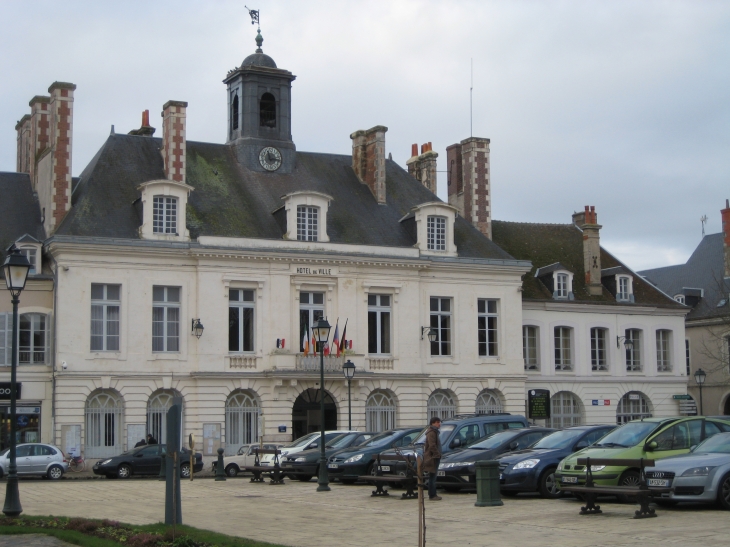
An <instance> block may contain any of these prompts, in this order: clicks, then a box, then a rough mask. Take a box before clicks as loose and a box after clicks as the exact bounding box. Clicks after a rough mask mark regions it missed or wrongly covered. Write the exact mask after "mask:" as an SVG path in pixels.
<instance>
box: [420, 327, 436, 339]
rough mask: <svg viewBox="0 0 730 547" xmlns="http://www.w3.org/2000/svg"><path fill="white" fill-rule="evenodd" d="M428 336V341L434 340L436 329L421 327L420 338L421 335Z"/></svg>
mask: <svg viewBox="0 0 730 547" xmlns="http://www.w3.org/2000/svg"><path fill="white" fill-rule="evenodd" d="M424 334H425V335H426V336H428V341H429V342H435V341H436V337H437V336H438V333H437V332H436V329H434V328H431V327H421V340H423V335H424Z"/></svg>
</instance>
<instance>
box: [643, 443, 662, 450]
mask: <svg viewBox="0 0 730 547" xmlns="http://www.w3.org/2000/svg"><path fill="white" fill-rule="evenodd" d="M657 446H659V445H658V444H657V442H656V441H651V442H648V443H646V444H645V445H644V450H646V451H647V452H652V451H654V450H656V448H657Z"/></svg>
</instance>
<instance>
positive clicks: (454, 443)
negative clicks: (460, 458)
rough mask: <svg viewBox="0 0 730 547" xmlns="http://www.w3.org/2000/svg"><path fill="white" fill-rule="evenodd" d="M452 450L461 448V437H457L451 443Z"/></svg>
mask: <svg viewBox="0 0 730 547" xmlns="http://www.w3.org/2000/svg"><path fill="white" fill-rule="evenodd" d="M449 446H450V447H451V448H458V447H459V446H461V439H460V438H459V437H456V438H455V439H454V440H453V441H451V444H450V445H449Z"/></svg>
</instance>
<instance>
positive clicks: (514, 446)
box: [509, 441, 520, 450]
mask: <svg viewBox="0 0 730 547" xmlns="http://www.w3.org/2000/svg"><path fill="white" fill-rule="evenodd" d="M519 446H520V444H519V443H518V442H517V441H512V442H511V443H509V449H510V450H517V448H518V447H519Z"/></svg>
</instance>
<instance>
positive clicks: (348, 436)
mask: <svg viewBox="0 0 730 547" xmlns="http://www.w3.org/2000/svg"><path fill="white" fill-rule="evenodd" d="M356 435H358V433H345V434H343V435H339V436H337V437H335V438H334V439H332V440H331V441H328V442H327V445H326V446H327V448H341V447H344V446H347V443H348V442H350V441H351V440H352V438H353V437H354V436H356Z"/></svg>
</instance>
